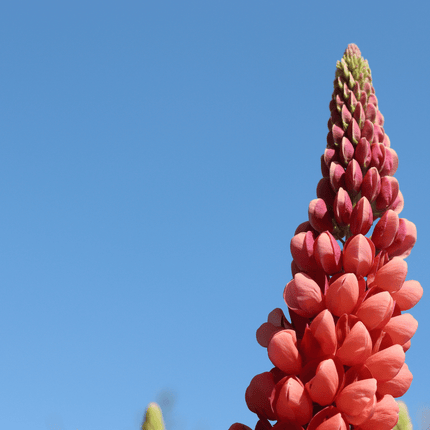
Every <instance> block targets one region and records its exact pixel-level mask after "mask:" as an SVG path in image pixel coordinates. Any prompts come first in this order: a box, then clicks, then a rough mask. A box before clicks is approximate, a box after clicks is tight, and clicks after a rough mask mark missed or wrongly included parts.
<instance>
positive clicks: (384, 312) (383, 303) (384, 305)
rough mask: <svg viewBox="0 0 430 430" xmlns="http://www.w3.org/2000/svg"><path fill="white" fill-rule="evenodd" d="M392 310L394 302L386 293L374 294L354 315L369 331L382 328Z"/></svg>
mask: <svg viewBox="0 0 430 430" xmlns="http://www.w3.org/2000/svg"><path fill="white" fill-rule="evenodd" d="M393 309H394V301H393V298H392V297H391V295H390V293H389V292H388V291H382V292H381V293H377V294H374V295H373V296H371V297H369V298H368V299H366V300H365V301H364V302H363V303H361V305H360V306H359V307H358V309H357V312H356V315H357V316H358V318H360V320H361V321H362V322H363V323H364V325H365V326H366V327H367V329H368V330H369V331H371V330H374V329H376V328H383V327H384V326H385V324H386V323H387V322H388V321H389V319H390V317H391V315H392V313H393Z"/></svg>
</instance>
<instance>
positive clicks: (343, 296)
mask: <svg viewBox="0 0 430 430" xmlns="http://www.w3.org/2000/svg"><path fill="white" fill-rule="evenodd" d="M358 295H359V288H358V280H357V277H356V276H355V275H354V274H353V273H345V274H343V275H341V276H340V277H339V278H337V279H336V280H335V281H334V282H333V283H332V284H331V285H330V286H329V287H328V290H327V292H326V296H325V302H326V306H327V309H328V310H329V311H330V312H331V313H332V314H333V315H336V316H338V317H340V316H341V315H342V314H350V313H351V312H352V311H353V310H354V308H355V305H356V304H357V300H358Z"/></svg>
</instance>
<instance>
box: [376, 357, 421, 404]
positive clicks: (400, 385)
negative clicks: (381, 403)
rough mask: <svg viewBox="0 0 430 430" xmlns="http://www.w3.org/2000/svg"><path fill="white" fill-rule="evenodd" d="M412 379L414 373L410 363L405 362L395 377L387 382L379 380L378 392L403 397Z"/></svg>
mask: <svg viewBox="0 0 430 430" xmlns="http://www.w3.org/2000/svg"><path fill="white" fill-rule="evenodd" d="M412 379H413V376H412V373H411V372H410V370H409V367H408V365H407V364H406V363H404V364H403V366H402V368H401V369H400V371H399V373H398V374H397V375H396V376H395V377H394V378H392V379H390V380H388V381H385V382H379V381H378V393H379V394H381V395H385V394H390V395H391V396H393V397H401V396H403V395H404V394H405V393H406V391H408V389H409V387H410V386H411V383H412Z"/></svg>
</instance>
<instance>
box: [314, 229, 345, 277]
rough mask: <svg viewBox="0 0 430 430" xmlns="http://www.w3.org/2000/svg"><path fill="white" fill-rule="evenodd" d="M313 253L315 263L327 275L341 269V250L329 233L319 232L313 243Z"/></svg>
mask: <svg viewBox="0 0 430 430" xmlns="http://www.w3.org/2000/svg"><path fill="white" fill-rule="evenodd" d="M314 255H315V260H316V262H317V264H318V265H319V266H320V267H321V268H322V269H323V270H324V272H325V273H326V274H327V275H332V274H334V273H337V272H339V271H340V270H341V268H342V266H341V256H342V251H341V249H340V246H339V244H338V243H337V242H336V239H335V238H334V237H333V235H332V234H331V233H329V232H328V231H325V232H324V233H321V234H320V235H319V236H318V237H317V239H316V241H315V244H314Z"/></svg>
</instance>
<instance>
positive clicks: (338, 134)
mask: <svg viewBox="0 0 430 430" xmlns="http://www.w3.org/2000/svg"><path fill="white" fill-rule="evenodd" d="M331 132H332V135H333V142H334V143H335V144H336V145H339V144H340V142H341V141H342V137H343V128H342V127H340V126H339V125H337V124H333V127H332V128H331Z"/></svg>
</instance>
